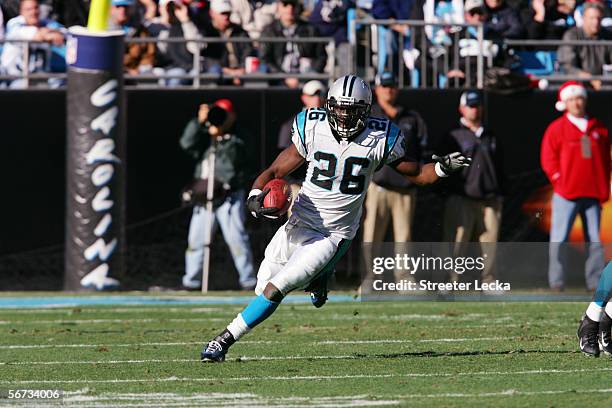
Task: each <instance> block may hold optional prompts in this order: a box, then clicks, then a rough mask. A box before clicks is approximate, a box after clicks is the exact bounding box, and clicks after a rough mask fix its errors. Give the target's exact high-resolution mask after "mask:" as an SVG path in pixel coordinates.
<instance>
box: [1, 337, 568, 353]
mask: <svg viewBox="0 0 612 408" xmlns="http://www.w3.org/2000/svg"><path fill="white" fill-rule="evenodd" d="M529 337H530V336H513V337H471V338H470V337H465V338H452V337H451V338H440V339H416V340H409V339H376V340H321V341H311V342H307V343H308V344H314V345H333V344H378V343H380V344H389V343H391V344H393V343H398V344H402V343H452V342H466V341H505V340H521V339H523V340H527V339H528V338H529ZM532 337H534V339H535V340H540V339H564V338H573V336H569V335H568V336H532ZM204 343H205V341H184V342H168V343H162V342H155V343H146V342H145V343H118V344H113V343H106V344H102V343H100V344H7V345H0V349H7V350H11V349H43V348H89V347H91V348H100V347H163V346H167V347H169V346H189V345H193V344H204ZM286 343H288V341H282V340H243V341H241V342H240V344H286Z"/></svg>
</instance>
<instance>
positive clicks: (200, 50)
mask: <svg viewBox="0 0 612 408" xmlns="http://www.w3.org/2000/svg"><path fill="white" fill-rule="evenodd" d="M228 42H230V43H251V44H261V43H287V42H293V43H297V44H299V43H321V44H325V45H327V46H328V47H329V58H330V60H329V61H328V65H330V66H331V69H330V70H329V72H323V73H319V72H305V73H284V72H276V73H270V72H252V73H245V74H235V75H224V74H223V73H222V72H219V73H208V72H202V67H203V63H204V62H205V60H206V57H205V56H204V55H203V54H204V52H205V49H206V47H205V46H206V45H208V44H215V43H228ZM7 43H18V44H21V46H22V50H21V52H22V56H21V60H22V61H21V64H22V67H26V68H25V69H22V71H21V73H20V75H14V74H11V75H10V74H6V73H5V72H4V71H2V72H0V81H12V80H16V79H21V80H23V81H24V82H23V84H24V85H25V87H26V88H27V87H29V85H30V81H31V80H38V81H45V80H49V79H65V78H66V76H67V75H66V73H51V72H46V71H48V67H46V68H47V70H46V71H45V70H43V71H37V72H30V69H29V67H30V56H31V52H30V46H32V45H38V46H41V48H46V51H47V57H46V59H47V61H50V55H51V46H50V44H49V43H47V42H42V41H29V40H0V44H2V45H5V44H7ZM125 43H126V46H127V45H129V44H147V43H155V44H156V45H159V44H160V43H165V44H168V43H184V44H187V43H195V44H197V47H196V52H194V53H192V54H193V61H192V65H193V68H192V70H191V72H188V73H186V74H172V73H170V74H168V73H164V74H153V73H142V74H137V75H129V74H125V75H124V78H125V79H127V80H130V81H132V82H135V83H138V82H139V81H147V82H149V84H150V85H151V81H153V80H164V79H184V80H188V81H190V82H191V85H188V86H191V87H193V88H199V87H201V86H202V85H204V81H207V80H210V81H209V83H211V84H213V83H216V81H219V80H222V79H233V78H239V79H240V80H241V81H274V80H282V79H286V78H297V79H299V80H310V79H318V80H322V81H327V82H328V83H330V84H331V83H332V82H333V80H334V72H335V70H336V59H335V52H336V43H335V40H334V38H333V37H311V38H301V37H294V38H285V37H282V38H280V37H260V38H258V39H256V40H254V39H250V38H220V37H199V38H182V37H181V38H175V37H169V38H153V37H150V38H148V37H147V38H126V39H125ZM325 52H327V51H325ZM190 53H191V52H190ZM47 65H48V63H47Z"/></svg>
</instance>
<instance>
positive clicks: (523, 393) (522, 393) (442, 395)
mask: <svg viewBox="0 0 612 408" xmlns="http://www.w3.org/2000/svg"><path fill="white" fill-rule="evenodd" d="M586 371H589V370H586ZM589 393H598V394H607V393H612V388H600V389H588V390H579V389H568V390H543V391H520V390H513V389H510V390H505V391H498V392H481V393H440V394H406V395H393V398H400V399H408V398H487V397H515V396H516V397H519V396H528V395H558V394H589Z"/></svg>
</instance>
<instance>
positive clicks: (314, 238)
mask: <svg viewBox="0 0 612 408" xmlns="http://www.w3.org/2000/svg"><path fill="white" fill-rule="evenodd" d="M281 228H283V229H284V227H281ZM299 230H304V229H302V228H300V229H299ZM308 231H311V230H308ZM279 232H280V231H277V235H275V237H274V238H273V240H272V241H271V242H270V245H272V246H273V247H278V246H279V245H278V244H279V243H280V242H275V241H280V239H277V237H280V236H282V235H283V234H279ZM298 234H300V232H296V231H293V234H290V235H293V236H292V237H287V239H286V242H287V245H288V247H293V248H292V249H293V250H292V251H290V252H291V255H290V257H289V259H288V260H287V262H286V264H285V265H284V266H283V267H282V268H281V270H280V271H278V273H269V275H271V276H272V278H271V279H270V281H269V282H268V283H267V284H266V285H265V288H264V290H263V293H262V294H260V295H259V296H257V297H256V298H255V299H254V300H253V301H251V303H249V305H248V306H247V307H246V308H245V309H244V310H243V311H242V312H241V313H239V314H238V315H237V316H236V318H235V319H234V320H233V321H232V322H231V323H230V324H229V325H228V326H227V328H226V329H225V330H224V331H223V332H222V333H221V334H219V335H218V336H217V337H216V338H215V339H213V340H212V341H210V342H209V343H208V345H207V346H206V348H205V350H204V351H203V352H202V354H201V359H202V361H217V362H220V361H223V360H224V359H225V354H226V353H227V351H228V349H229V347H230V346H231V345H232V344H234V343H235V342H236V341H237V340H239V339H240V338H241V337H242V336H244V335H245V334H246V333H248V332H249V331H250V330H251V329H253V328H254V327H255V326H257V325H258V324H259V323H261V322H263V321H264V320H266V319H267V318H268V317H269V316H270V315H272V313H274V311H275V310H276V308H277V307H278V305H279V304H280V302H281V301H282V300H283V298H284V297H285V296H286V295H287V294H288V293H289V292H291V291H292V290H294V289H297V288H299V287H303V286H304V285H306V284H307V283H308V282H309V281H310V280H312V279H313V278H315V277H316V276H317V275H318V274H319V273H320V272H321V271H322V270H324V269H325V267H326V266H327V265H328V264H329V263H330V261H332V260H333V258H334V255H335V254H336V252H337V251H338V247H339V245H340V243H341V242H340V241H341V240H335V239H330V238H326V237H323V236H322V235H320V234H319V233H316V232H314V231H312V233H308V232H306V234H304V233H301V234H300V235H302V237H299V238H298V237H297V235H298ZM309 235H310V237H309ZM292 238H298V239H295V240H292ZM270 245H269V247H270ZM281 249H282V248H281ZM268 253H269V251H268V249H266V257H267V255H268ZM266 265H267V266H269V265H274V263H268V264H266ZM259 287H261V285H260V284H259V283H258V288H259Z"/></svg>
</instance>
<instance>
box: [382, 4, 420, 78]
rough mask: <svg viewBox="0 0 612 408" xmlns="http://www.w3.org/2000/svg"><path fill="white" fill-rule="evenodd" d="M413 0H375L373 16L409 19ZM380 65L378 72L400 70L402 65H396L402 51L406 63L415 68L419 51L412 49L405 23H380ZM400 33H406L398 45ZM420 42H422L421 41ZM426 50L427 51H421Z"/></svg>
mask: <svg viewBox="0 0 612 408" xmlns="http://www.w3.org/2000/svg"><path fill="white" fill-rule="evenodd" d="M413 3H414V1H413V0H373V2H372V11H371V14H372V17H374V18H375V19H384V20H386V19H395V20H408V19H410V16H411V11H412V8H413ZM377 30H378V67H377V72H379V73H382V72H384V71H391V72H399V71H398V70H399V69H400V67H398V66H394V64H395V61H397V59H398V58H397V54H398V52H400V49H401V52H402V56H403V59H404V61H405V64H406V65H407V66H408V68H410V69H414V64H415V60H416V58H417V57H418V55H419V51H417V50H416V49H411V46H410V34H411V32H410V29H409V28H408V26H406V25H403V24H391V25H387V26H384V25H378V26H377ZM398 34H402V35H404V44H401V45H398ZM419 43H420V42H419ZM421 52H425V51H421Z"/></svg>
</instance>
